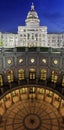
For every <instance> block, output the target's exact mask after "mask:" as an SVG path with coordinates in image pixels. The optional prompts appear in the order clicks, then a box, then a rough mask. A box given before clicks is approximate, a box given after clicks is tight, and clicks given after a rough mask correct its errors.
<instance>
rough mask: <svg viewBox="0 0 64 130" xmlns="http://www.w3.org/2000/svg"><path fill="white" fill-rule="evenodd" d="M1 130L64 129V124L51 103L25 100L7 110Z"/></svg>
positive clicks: (0, 126)
mask: <svg viewBox="0 0 64 130" xmlns="http://www.w3.org/2000/svg"><path fill="white" fill-rule="evenodd" d="M0 130H64V124H63V123H62V117H61V115H60V113H59V112H58V111H57V110H56V109H55V108H54V107H53V106H52V105H50V104H49V103H47V102H44V101H40V100H34V101H33V100H29V101H28V100H24V101H19V102H17V103H15V104H14V105H13V106H11V107H10V108H9V109H8V110H7V112H6V114H4V116H3V123H1V124H0Z"/></svg>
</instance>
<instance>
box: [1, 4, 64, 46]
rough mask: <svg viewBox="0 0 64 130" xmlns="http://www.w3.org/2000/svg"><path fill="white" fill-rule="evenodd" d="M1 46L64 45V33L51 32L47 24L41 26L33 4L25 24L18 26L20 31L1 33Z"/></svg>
mask: <svg viewBox="0 0 64 130" xmlns="http://www.w3.org/2000/svg"><path fill="white" fill-rule="evenodd" d="M0 47H3V48H15V47H51V48H63V47H64V33H61V34H60V33H59V34H49V33H48V32H47V26H40V19H39V18H38V14H37V12H36V11H35V9H34V5H33V4H32V6H31V10H30V11H29V12H28V15H27V18H26V20H25V26H18V33H17V34H13V33H1V32H0Z"/></svg>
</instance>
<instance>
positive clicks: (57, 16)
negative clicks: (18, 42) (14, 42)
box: [0, 0, 64, 33]
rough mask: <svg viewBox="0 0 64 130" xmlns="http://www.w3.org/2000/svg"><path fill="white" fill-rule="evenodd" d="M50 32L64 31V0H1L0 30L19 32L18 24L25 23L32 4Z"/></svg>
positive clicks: (41, 22)
mask: <svg viewBox="0 0 64 130" xmlns="http://www.w3.org/2000/svg"><path fill="white" fill-rule="evenodd" d="M32 2H33V3H34V6H35V10H36V11H37V13H38V16H39V19H40V25H42V26H43V25H45V26H47V27H48V32H64V0H0V31H1V32H13V33H15V32H17V27H18V25H21V26H23V25H25V19H26V16H27V13H28V11H29V10H30V9H31V4H32Z"/></svg>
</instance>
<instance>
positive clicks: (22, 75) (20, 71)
mask: <svg viewBox="0 0 64 130" xmlns="http://www.w3.org/2000/svg"><path fill="white" fill-rule="evenodd" d="M18 79H19V80H23V79H25V77H24V69H19V70H18Z"/></svg>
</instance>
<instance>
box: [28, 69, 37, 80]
mask: <svg viewBox="0 0 64 130" xmlns="http://www.w3.org/2000/svg"><path fill="white" fill-rule="evenodd" d="M29 79H36V72H35V69H33V68H31V69H30V71H29Z"/></svg>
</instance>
